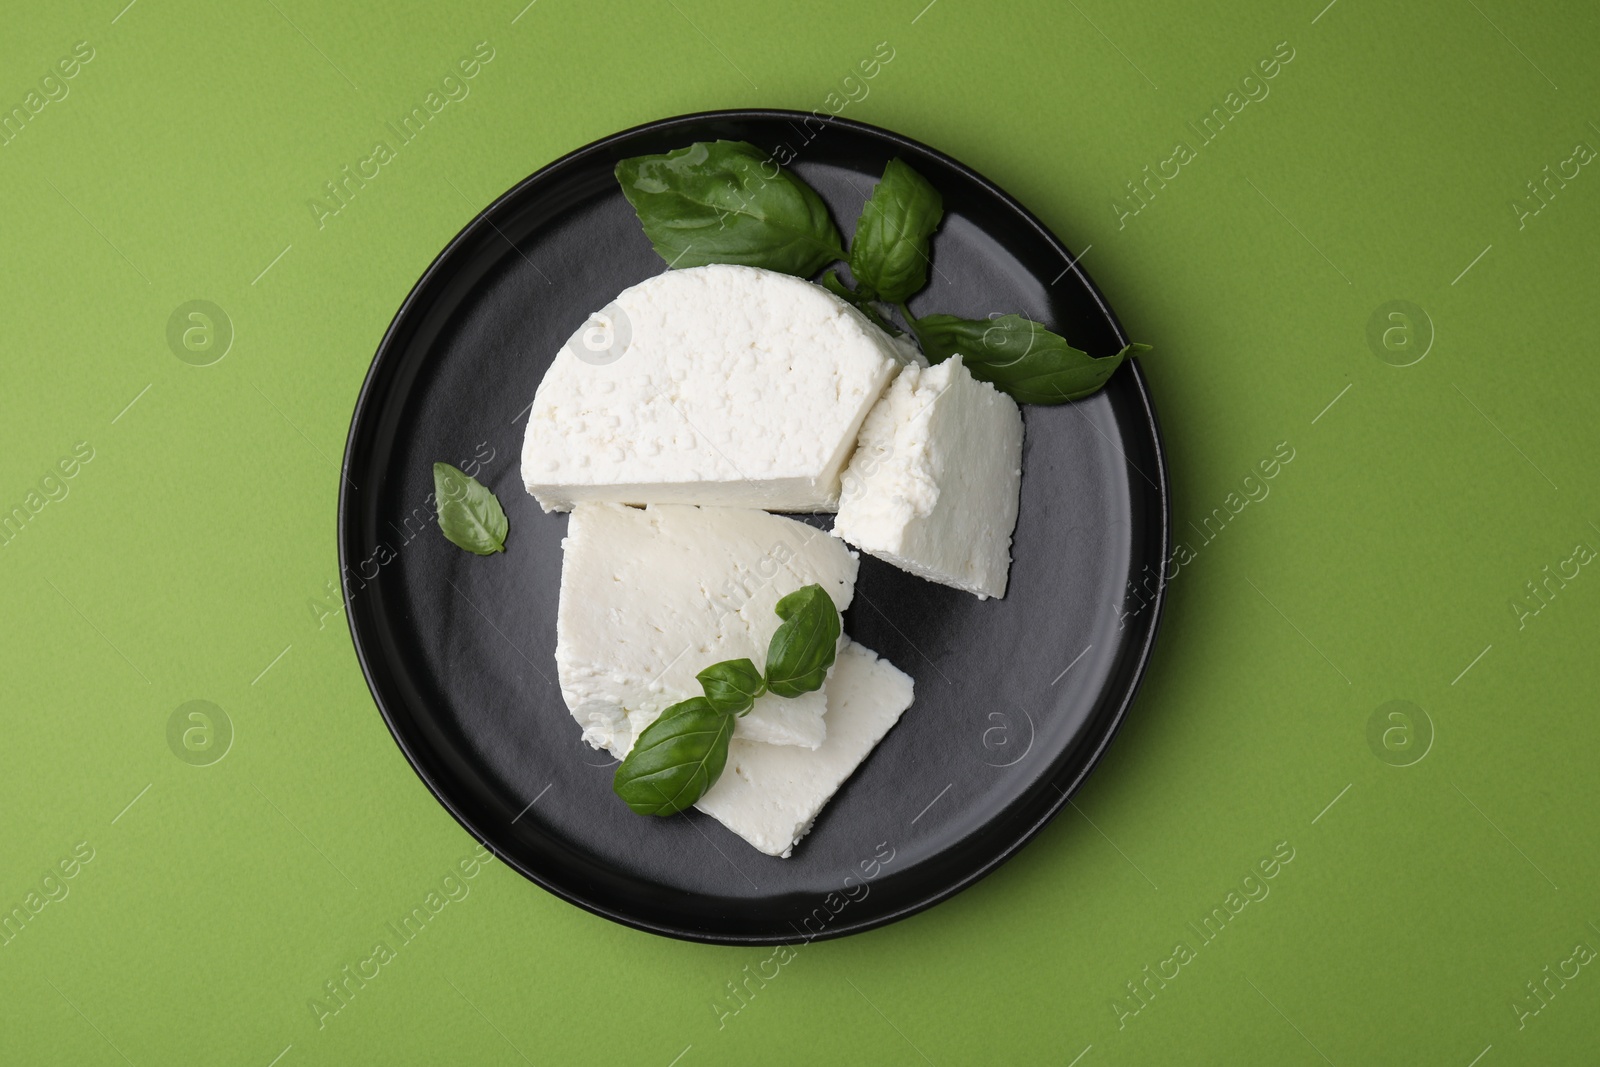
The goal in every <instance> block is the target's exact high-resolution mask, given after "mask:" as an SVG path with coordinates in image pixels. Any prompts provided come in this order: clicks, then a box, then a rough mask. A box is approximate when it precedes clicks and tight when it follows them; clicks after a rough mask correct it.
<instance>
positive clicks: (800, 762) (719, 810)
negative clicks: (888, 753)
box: [695, 641, 913, 857]
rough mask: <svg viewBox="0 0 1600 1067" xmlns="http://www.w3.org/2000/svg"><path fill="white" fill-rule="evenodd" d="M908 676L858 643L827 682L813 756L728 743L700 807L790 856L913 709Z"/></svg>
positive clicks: (765, 847) (767, 848)
mask: <svg viewBox="0 0 1600 1067" xmlns="http://www.w3.org/2000/svg"><path fill="white" fill-rule="evenodd" d="M912 689H913V686H912V682H911V678H910V677H909V676H907V675H906V674H904V673H903V672H901V671H900V670H899V669H898V668H896V667H895V666H894V664H892V663H890V662H889V661H888V660H886V659H880V658H879V657H878V655H877V653H875V652H871V651H869V650H868V649H866V648H863V647H862V646H861V645H858V644H856V643H855V642H853V641H849V642H848V643H847V644H846V645H845V646H844V648H843V649H842V650H841V651H840V653H839V658H838V661H837V662H836V663H835V664H834V669H833V676H832V677H831V678H829V679H828V687H827V693H828V738H827V740H826V741H824V742H822V747H820V748H818V749H817V750H816V751H815V752H808V751H806V750H805V749H803V748H794V747H786V746H781V745H760V744H752V743H750V742H749V741H741V740H740V739H739V738H738V737H737V735H736V736H735V737H734V739H733V740H732V741H731V742H729V744H728V762H727V765H726V766H725V767H724V768H723V770H722V777H720V778H718V779H717V782H716V784H715V785H713V786H712V787H711V788H710V789H709V790H707V791H706V795H705V796H703V797H701V798H700V801H699V803H697V804H696V805H695V807H697V808H699V809H700V810H701V811H703V812H705V813H706V814H707V815H709V816H711V817H712V818H713V819H716V820H717V821H718V822H720V823H721V824H722V825H724V826H726V827H727V828H728V829H730V830H732V831H733V832H734V833H736V834H738V835H739V836H740V837H742V838H744V839H745V840H746V841H748V842H750V844H752V845H754V846H755V847H756V848H758V849H760V850H761V851H762V852H765V853H766V854H767V855H769V856H782V857H787V856H788V855H789V853H790V852H792V851H794V846H795V845H797V844H799V843H800V839H801V838H802V837H804V836H806V834H807V833H809V832H810V831H811V825H812V823H814V822H815V821H816V818H817V813H818V812H820V811H821V810H822V808H823V805H825V804H827V803H828V801H829V800H831V799H832V798H833V794H834V793H836V792H838V790H839V787H840V786H841V785H843V784H844V782H845V780H846V779H847V778H849V777H850V775H852V774H854V773H855V769H856V768H857V767H859V766H861V762H862V761H863V760H865V759H866V758H867V755H868V754H869V753H870V752H871V751H872V750H873V748H874V747H875V746H876V745H877V744H878V742H879V741H881V740H883V735H884V734H886V733H888V732H889V728H890V727H891V726H893V725H894V724H895V723H896V722H898V721H899V719H900V715H901V713H902V712H904V711H905V710H906V709H907V708H909V707H910V706H911V698H912Z"/></svg>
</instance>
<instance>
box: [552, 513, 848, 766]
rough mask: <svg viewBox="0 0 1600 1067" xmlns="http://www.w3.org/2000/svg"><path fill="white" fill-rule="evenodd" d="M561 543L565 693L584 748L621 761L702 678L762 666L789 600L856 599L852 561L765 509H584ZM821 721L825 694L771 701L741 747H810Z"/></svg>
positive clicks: (760, 704)
mask: <svg viewBox="0 0 1600 1067" xmlns="http://www.w3.org/2000/svg"><path fill="white" fill-rule="evenodd" d="M561 545H562V548H563V550H564V552H563V556H562V562H561V597H560V602H559V605H558V607H557V610H556V671H557V675H558V678H559V680H560V683H561V695H562V697H563V699H565V700H566V703H567V708H568V709H569V710H570V711H571V712H572V716H573V718H575V719H576V720H577V721H578V724H579V725H580V726H582V727H583V739H584V740H585V741H587V742H588V743H589V744H590V745H591V746H593V747H595V748H605V749H607V750H608V751H609V752H610V753H611V754H612V755H614V756H618V757H621V756H624V755H626V754H627V752H628V750H629V749H630V748H632V747H633V741H634V738H636V737H638V736H639V732H640V731H641V730H643V729H644V728H645V727H646V726H648V725H650V723H652V722H654V721H655V719H656V716H657V715H659V714H660V713H661V712H662V711H664V710H665V709H666V708H668V707H670V706H671V705H673V704H676V703H677V702H678V701H680V700H687V699H688V698H689V697H693V696H700V695H701V693H702V690H701V688H700V683H699V681H698V680H697V679H696V678H695V675H696V674H698V673H699V672H700V671H702V670H704V669H705V668H707V667H709V666H711V665H712V664H713V663H718V662H721V661H722V660H727V659H740V658H749V659H750V660H751V661H752V662H754V663H755V664H756V666H757V667H761V666H763V665H764V664H765V663H766V658H767V645H768V643H769V642H770V641H771V640H772V635H773V633H774V632H776V630H777V629H778V627H779V626H780V625H781V624H782V622H783V620H782V619H780V618H778V616H777V614H776V612H774V610H773V609H774V607H775V606H776V605H777V603H778V601H779V600H780V599H781V598H783V597H785V596H787V595H788V594H790V593H792V592H794V591H795V590H796V589H799V588H800V587H801V586H806V585H811V584H813V583H817V584H820V585H821V586H822V587H823V588H824V589H826V590H827V592H828V595H829V596H830V597H831V598H832V599H833V602H834V604H835V605H837V606H838V608H839V610H840V611H843V610H844V609H845V608H847V607H849V606H850V600H851V598H852V597H853V596H854V595H855V583H856V566H857V560H856V555H855V553H853V552H851V551H850V550H849V549H848V548H846V547H845V545H844V543H843V542H842V541H840V540H838V539H837V538H835V537H832V536H830V535H829V534H827V533H826V532H824V531H822V530H819V529H817V528H816V527H814V526H807V525H806V524H805V523H803V522H796V521H795V520H794V519H786V518H784V517H783V516H781V515H769V514H767V513H766V512H764V511H753V510H748V509H744V508H697V507H690V506H688V505H684V504H654V505H651V506H650V507H648V508H643V509H640V508H632V507H625V506H623V505H620V504H580V505H578V506H577V507H576V508H575V509H573V512H572V517H571V519H569V520H568V525H567V536H566V538H565V539H564V540H563V541H562V542H561ZM826 711H827V697H826V696H825V694H824V692H823V691H818V692H814V693H806V694H804V695H802V696H799V697H794V698H785V697H780V696H776V695H774V694H771V693H769V694H767V695H765V696H763V697H761V698H760V699H758V700H757V701H756V703H755V707H754V708H752V709H751V710H750V711H749V712H748V713H747V714H745V715H744V716H743V717H742V718H741V719H740V720H739V724H738V727H737V729H736V730H735V733H734V736H735V737H738V738H743V739H745V740H749V741H761V742H766V743H768V744H772V745H799V746H802V747H803V748H808V749H814V748H816V747H817V746H818V745H820V744H822V741H823V737H824V736H825V731H826V727H825V726H824V723H823V715H824V714H825V712H826Z"/></svg>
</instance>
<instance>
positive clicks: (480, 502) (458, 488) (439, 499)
mask: <svg viewBox="0 0 1600 1067" xmlns="http://www.w3.org/2000/svg"><path fill="white" fill-rule="evenodd" d="M433 501H434V507H435V509H436V510H437V511H438V515H439V529H440V530H441V531H442V532H443V533H444V535H445V537H447V538H449V540H450V541H451V543H452V544H456V545H459V546H461V547H462V548H464V549H466V550H467V551H468V552H476V553H477V554H478V555H480V556H489V555H493V554H494V553H496V552H504V551H505V550H506V528H507V527H506V513H505V509H504V508H502V507H501V506H500V500H499V498H498V497H496V496H495V495H494V493H493V492H491V491H490V490H489V488H488V486H486V485H484V484H483V483H482V482H480V481H478V479H476V478H474V477H472V476H471V475H470V474H466V473H464V472H462V471H460V470H457V469H456V468H455V467H452V466H450V464H448V463H435V464H434V465H433Z"/></svg>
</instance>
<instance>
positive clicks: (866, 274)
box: [850, 159, 944, 304]
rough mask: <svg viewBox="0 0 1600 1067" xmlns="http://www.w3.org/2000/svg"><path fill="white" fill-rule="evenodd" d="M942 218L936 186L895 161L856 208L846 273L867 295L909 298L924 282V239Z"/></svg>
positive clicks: (889, 299) (892, 300)
mask: <svg viewBox="0 0 1600 1067" xmlns="http://www.w3.org/2000/svg"><path fill="white" fill-rule="evenodd" d="M942 218H944V200H943V198H941V197H940V196H939V190H937V189H935V188H934V187H933V186H931V185H929V184H928V180H927V179H926V178H924V177H923V176H922V175H920V174H918V173H917V172H916V171H914V170H912V169H911V168H910V167H909V166H907V165H906V164H905V163H902V162H901V161H900V160H899V159H891V160H890V161H889V165H888V166H887V167H885V168H884V169H883V180H882V181H880V182H878V185H877V188H875V189H873V190H872V196H871V197H870V198H869V199H868V200H867V203H866V206H865V207H863V208H862V209H861V219H860V221H859V222H857V223H856V235H855V237H853V238H852V239H851V241H850V273H851V274H854V275H855V276H856V281H857V282H858V283H860V287H861V291H862V292H863V293H864V294H865V295H866V296H868V297H869V298H876V299H879V300H884V301H887V302H888V303H891V304H898V303H902V302H903V301H906V300H909V299H910V298H911V294H912V293H915V292H916V291H917V290H919V289H921V288H922V287H923V286H924V285H927V284H928V238H929V237H930V236H931V235H932V234H933V231H934V230H936V229H938V228H939V221H940V220H941V219H942Z"/></svg>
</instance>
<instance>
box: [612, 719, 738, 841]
mask: <svg viewBox="0 0 1600 1067" xmlns="http://www.w3.org/2000/svg"><path fill="white" fill-rule="evenodd" d="M734 721H735V720H734V717H733V716H732V715H724V714H723V713H722V712H720V711H718V710H717V709H716V708H714V707H712V706H711V702H710V701H708V700H706V698H705V697H692V698H690V699H689V700H685V701H682V702H680V703H677V704H674V705H672V707H670V708H668V709H667V710H666V711H663V712H662V713H661V715H660V717H658V718H657V719H656V721H655V722H653V723H651V724H650V725H649V726H646V727H645V728H644V732H643V733H641V734H640V735H639V738H638V740H637V741H635V742H634V744H633V750H632V751H631V752H629V753H628V757H627V758H626V759H624V760H623V761H622V764H621V765H620V766H619V767H618V768H617V773H616V776H615V777H614V778H613V779H612V782H611V788H612V789H613V790H614V791H615V792H616V794H617V796H619V797H621V798H622V799H623V800H624V801H625V802H626V803H627V805H628V807H630V808H632V809H633V810H634V811H636V812H638V813H639V814H640V815H674V814H676V813H678V812H680V811H682V810H683V809H684V808H687V807H689V806H690V805H691V804H693V803H694V802H695V801H697V800H699V799H700V798H701V797H703V796H705V794H706V790H708V789H710V788H711V786H712V785H713V784H715V782H716V780H717V779H718V778H719V777H721V775H722V768H723V766H724V765H726V764H727V762H728V739H729V738H730V737H732V736H733V724H734Z"/></svg>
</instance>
